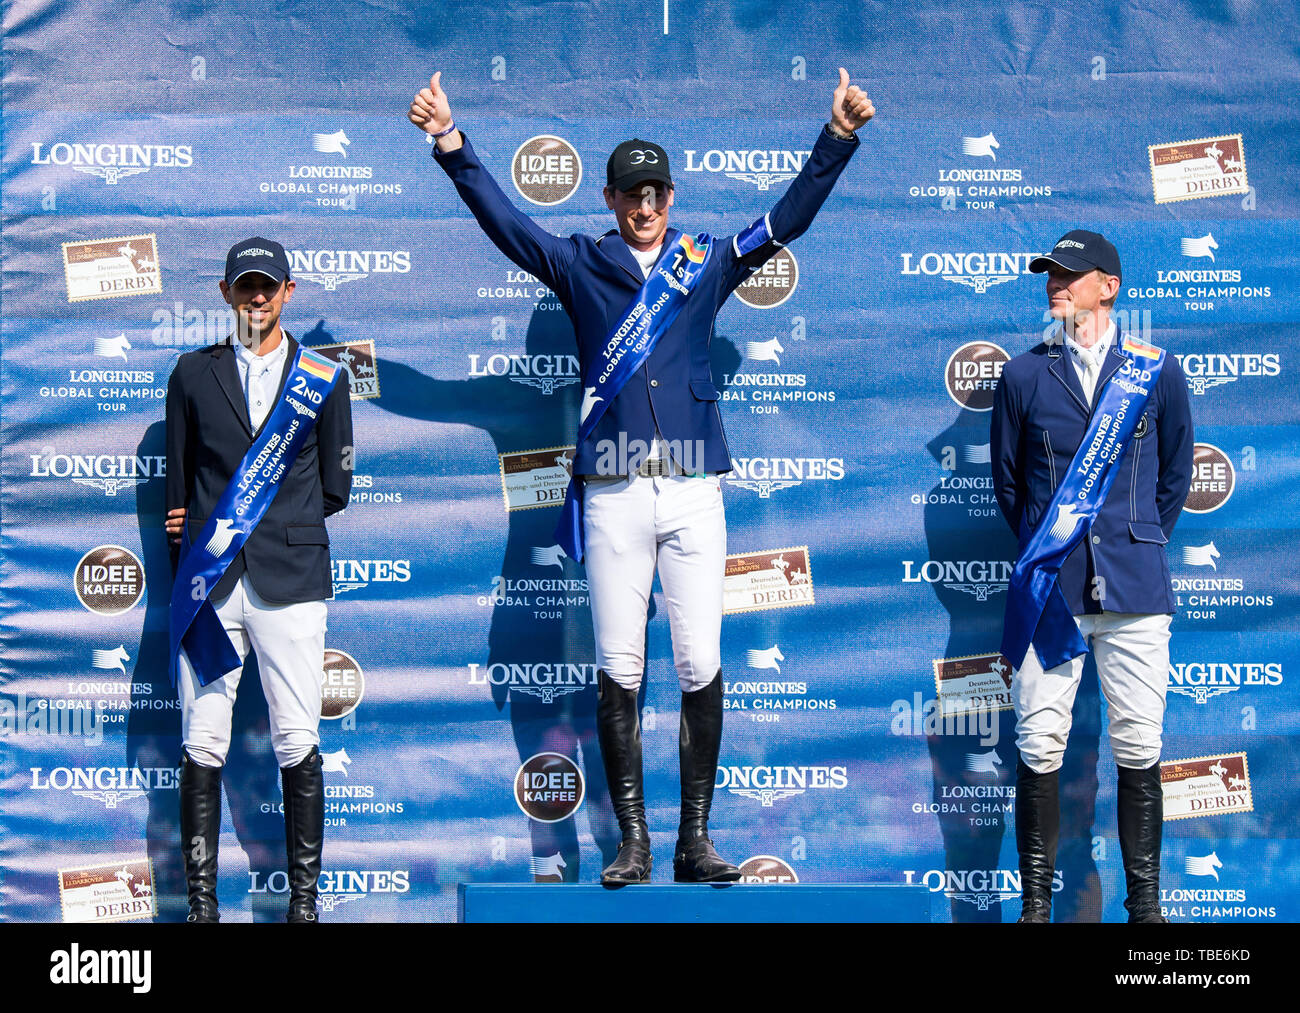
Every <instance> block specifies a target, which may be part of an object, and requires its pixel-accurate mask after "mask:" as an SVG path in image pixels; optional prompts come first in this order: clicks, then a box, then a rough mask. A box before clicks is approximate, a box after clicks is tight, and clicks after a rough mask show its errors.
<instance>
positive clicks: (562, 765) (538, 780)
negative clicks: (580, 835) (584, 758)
mask: <svg viewBox="0 0 1300 1013" xmlns="http://www.w3.org/2000/svg"><path fill="white" fill-rule="evenodd" d="M586 793H587V785H586V782H585V781H584V780H583V777H582V771H581V770H580V769H579V767H578V765H577V764H576V763H574V762H573V761H572V760H571V759H569V758H568V757H567V756H565V755H563V754H562V753H534V754H533V755H532V756H530V757H528V759H526V760H525V761H524V762H523V763H521V764H520V765H519V769H518V770H517V771H515V803H516V804H517V805H518V806H519V808H520V810H521V811H522V812H523V813H524V815H525V816H527V817H528V818H529V819H530V820H534V821H536V822H538V823H559V822H560V821H561V820H566V819H568V818H569V817H570V816H572V815H573V814H574V813H576V812H577V811H578V807H579V806H581V805H582V800H583V798H584V797H585V796H586Z"/></svg>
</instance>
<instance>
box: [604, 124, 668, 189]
mask: <svg viewBox="0 0 1300 1013" xmlns="http://www.w3.org/2000/svg"><path fill="white" fill-rule="evenodd" d="M652 179H653V180H661V181H662V182H664V183H667V184H668V185H669V186H672V185H673V178H672V176H670V175H668V152H666V151H664V149H663V148H661V147H659V145H657V144H655V143H654V142H653V141H642V140H640V139H638V138H636V137H634V138H632V140H630V141H624V142H623V143H622V144H620V145H619V146H618V147H617V148H615V149H614V151H613V153H612V154H610V156H609V161H608V162H607V163H606V164H605V182H606V184H607V185H609V186H612V187H613V188H614V189H615V190H630V189H632V187H634V186H636V185H637V184H638V183H645V182H647V181H649V180H652Z"/></svg>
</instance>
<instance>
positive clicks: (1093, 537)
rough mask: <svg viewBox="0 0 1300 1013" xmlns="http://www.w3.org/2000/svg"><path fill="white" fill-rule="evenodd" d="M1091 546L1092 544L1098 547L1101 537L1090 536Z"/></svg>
mask: <svg viewBox="0 0 1300 1013" xmlns="http://www.w3.org/2000/svg"><path fill="white" fill-rule="evenodd" d="M1092 544H1093V545H1100V544H1101V535H1093V536H1092Z"/></svg>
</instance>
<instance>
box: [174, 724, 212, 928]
mask: <svg viewBox="0 0 1300 1013" xmlns="http://www.w3.org/2000/svg"><path fill="white" fill-rule="evenodd" d="M220 840H221V768H220V767H204V766H201V765H200V764H197V763H195V762H194V761H193V760H191V759H190V757H189V754H188V753H186V752H185V751H184V750H183V749H182V750H181V851H182V853H183V854H184V856H185V885H186V888H187V890H188V893H189V905H190V911H189V914H188V915H187V916H186V918H185V920H186V921H188V922H215V921H220V920H221V916H220V914H219V913H218V911H217V845H218V842H219V841H220Z"/></svg>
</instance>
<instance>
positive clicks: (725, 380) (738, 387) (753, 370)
mask: <svg viewBox="0 0 1300 1013" xmlns="http://www.w3.org/2000/svg"><path fill="white" fill-rule="evenodd" d="M791 358H793V352H792V351H790V350H788V349H787V348H786V346H785V345H783V344H782V343H781V338H780V337H775V338H769V339H768V340H766V341H750V342H746V345H745V361H744V364H742V368H741V369H740V370H739V371H737V372H735V373H724V374H723V375H722V400H723V401H725V402H728V403H731V404H737V403H738V404H743V405H745V406H746V407H747V408H748V409H749V411H750V414H751V415H779V414H780V413H781V408H782V406H785V407H786V408H791V407H795V406H799V405H812V404H832V403H833V402H834V401H835V391H834V390H830V389H828V388H817V387H811V386H809V384H808V374H807V373H796V372H793V371H791V364H790V359H791ZM766 363H771V364H772V365H771V366H768V365H766ZM783 363H784V364H785V365H784V367H782V364H783ZM794 368H797V367H794Z"/></svg>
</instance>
